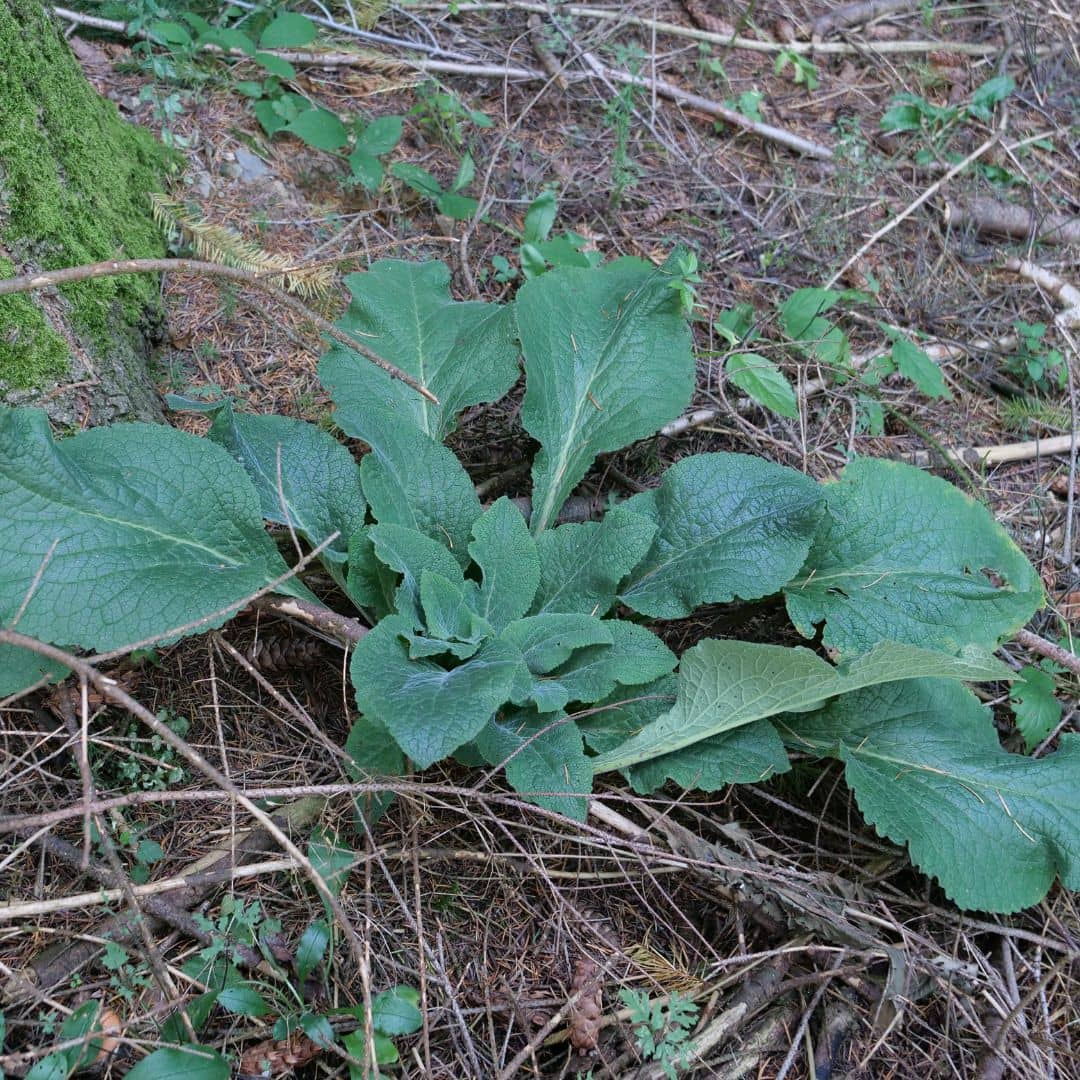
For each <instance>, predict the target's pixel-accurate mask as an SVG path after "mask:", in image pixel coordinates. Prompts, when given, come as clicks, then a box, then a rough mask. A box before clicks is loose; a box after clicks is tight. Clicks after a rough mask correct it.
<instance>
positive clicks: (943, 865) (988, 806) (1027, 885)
mask: <svg viewBox="0 0 1080 1080" xmlns="http://www.w3.org/2000/svg"><path fill="white" fill-rule="evenodd" d="M781 730H782V731H783V734H784V737H785V739H787V740H788V742H789V744H790V745H791V746H792V747H793V748H796V749H801V750H807V749H808V750H812V751H813V752H815V753H820V754H823V755H830V756H834V757H837V758H839V759H840V760H841V761H843V762H844V764H845V771H844V775H845V779H846V780H847V782H848V784H849V785H850V786H851V788H852V790H853V791H854V792H855V797H856V799H857V800H858V803H859V808H860V810H861V811H862V813H863V815H864V816H865V817H866V819H867V820H868V821H869V822H871V824H873V825H874V826H876V828H877V830H878V831H879V832H880V833H881V834H882V835H884V836H887V837H888V838H889V839H891V840H893V841H895V842H896V843H899V844H905V843H906V844H907V846H908V850H909V852H910V855H911V860H912V862H914V863H915V865H916V866H918V867H919V868H920V869H921V870H923V871H924V872H925V873H927V874H930V875H932V876H933V877H936V878H937V879H938V880H939V881H940V882H941V885H942V887H943V888H944V890H945V892H946V893H947V894H948V895H949V897H950V898H951V899H952V900H953V901H954V902H955V903H956V904H958V905H959V906H960V907H963V908H972V909H977V910H983V911H998V912H1012V911H1019V910H1020V909H1021V908H1024V907H1028V906H1030V905H1031V904H1036V903H1038V902H1039V900H1041V899H1042V898H1043V896H1045V895H1046V892H1047V890H1048V889H1049V888H1050V886H1051V884H1052V883H1053V881H1054V878H1055V876H1060V877H1061V880H1062V883H1063V884H1064V885H1065V886H1066V887H1067V888H1070V889H1080V737H1078V736H1076V735H1071V734H1068V735H1064V736H1062V739H1061V745H1060V748H1059V749H1058V751H1057V752H1056V753H1054V754H1051V755H1049V756H1048V757H1045V758H1039V759H1032V758H1026V757H1021V756H1019V755H1016V754H1009V753H1007V752H1006V751H1005V750H1003V749H1002V748H1001V745H1000V744H999V742H998V738H997V734H996V732H995V730H994V724H993V720H992V717H991V716H990V714H989V712H988V711H987V710H986V709H985V708H984V707H983V706H982V705H981V704H980V703H979V701H978V699H977V698H975V697H974V696H973V695H972V694H971V693H969V692H968V691H967V690H965V689H964V688H963V687H962V686H959V685H957V684H956V683H954V682H947V681H943V680H938V679H919V680H914V681H908V682H900V683H893V684H892V685H889V686H881V687H876V688H873V689H867V690H861V691H859V692H858V693H855V694H849V695H846V696H845V697H842V698H838V699H837V700H836V701H834V702H831V703H830V704H829V705H828V706H826V707H825V708H824V709H822V710H821V711H820V712H816V713H813V714H811V715H809V716H801V717H785V718H784V720H783V722H782V728H781Z"/></svg>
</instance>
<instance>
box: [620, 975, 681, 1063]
mask: <svg viewBox="0 0 1080 1080" xmlns="http://www.w3.org/2000/svg"><path fill="white" fill-rule="evenodd" d="M619 1000H620V1001H622V1003H623V1005H625V1006H626V1008H627V1009H628V1010H629V1012H630V1023H631V1024H633V1025H634V1038H635V1039H636V1040H637V1045H638V1050H639V1051H640V1052H641V1056H642V1057H643V1058H644V1059H645V1060H646V1061H654V1062H656V1064H657V1065H659V1066H660V1067H661V1069H663V1072H664V1075H665V1076H666V1077H668V1078H669V1080H675V1078H676V1076H678V1070H680V1069H686V1068H689V1065H690V1058H689V1047H687V1045H686V1043H687V1040H688V1039H689V1038H690V1031H691V1029H692V1028H693V1026H694V1022H695V1021H696V1020H697V1015H698V1013H699V1012H700V1009H701V1007H700V1006H699V1005H698V1004H697V1003H696V1002H694V1001H692V1000H691V999H690V998H688V997H686V996H685V995H683V994H680V993H678V992H677V991H676V992H675V993H672V994H671V995H670V996H669V997H668V998H667V1000H666V1001H662V1000H657V1001H650V1000H649V995H648V994H645V993H642V992H641V991H638V990H620V991H619Z"/></svg>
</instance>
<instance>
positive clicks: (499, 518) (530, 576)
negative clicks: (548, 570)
mask: <svg viewBox="0 0 1080 1080" xmlns="http://www.w3.org/2000/svg"><path fill="white" fill-rule="evenodd" d="M473 537H474V539H473V542H472V543H471V544H470V545H469V554H470V555H471V556H472V561H473V562H474V563H476V565H477V566H479V567H480V569H481V570H482V571H483V575H484V576H483V582H482V584H481V586H480V597H479V603H478V606H477V612H478V614H479V615H481V616H482V617H483V618H485V619H487V621H488V622H489V623H491V625H492V626H493V627H494V628H495V631H496V633H497V632H499V631H500V630H502V629H504V628H505V627H506V626H508V625H509V624H510V623H512V622H513V621H514V620H515V619H520V618H521V617H522V615H524V614H525V612H526V611H528V610H529V605H530V604H531V603H532V600H533V596H535V595H536V586H537V585H538V584H539V583H540V558H539V556H538V555H537V552H536V541H535V540H533V538H532V536H531V535H530V533H529V526H528V525H527V524H526V523H525V519H524V518H523V517H522V516H521V511H520V510H518V508H517V507H516V506H514V504H513V503H512V502H511V501H510V500H509V499H507V498H505V497H503V498H501V499H499V500H498V501H497V502H495V503H494V504H493V505H492V506H491V507H489V508H488V509H487V510H485V511H484V513H483V514H482V515H481V516H480V517H479V518H478V519H477V521H476V524H475V525H473Z"/></svg>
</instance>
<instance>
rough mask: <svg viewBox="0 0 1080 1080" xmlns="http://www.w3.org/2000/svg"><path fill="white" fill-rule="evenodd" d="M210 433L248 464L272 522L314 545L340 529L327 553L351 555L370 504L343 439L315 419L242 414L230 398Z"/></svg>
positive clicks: (338, 558) (337, 558)
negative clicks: (289, 527)
mask: <svg viewBox="0 0 1080 1080" xmlns="http://www.w3.org/2000/svg"><path fill="white" fill-rule="evenodd" d="M208 435H209V438H210V439H212V440H213V441H214V442H216V443H218V444H219V445H220V446H223V447H225V449H226V450H228V451H229V453H230V454H232V456H233V457H234V458H235V459H236V460H237V461H238V462H239V463H240V464H241V465H242V466H243V468H244V471H245V472H246V473H247V474H248V476H249V477H250V478H251V482H252V483H253V484H254V485H255V490H256V491H257V492H258V494H259V504H260V506H261V507H262V516H263V517H264V518H266V520H267V521H276V522H278V523H279V524H281V525H292V527H293V528H294V529H295V530H296V531H297V532H298V533H299V534H300V535H301V536H303V537H304V539H305V540H307V541H308V542H309V543H310V544H311V545H312V546H318V545H319V544H321V543H322V542H323V541H324V540H325V539H326V538H327V537H328V536H330V534H331V533H334V532H338V533H340V534H341V535H340V536H339V537H338V538H337V539H336V540H335V541H334V542H333V544H331V545H330V547H329V548H327V549H326V551H325V552H324V555H323V557H324V559H326V560H327V561H328V562H333V563H343V562H344V561H345V560H346V558H347V557H348V550H349V537H350V536H351V535H352V534H353V533H354V532H355V531H356V530H358V529H360V528H361V527H362V526H363V524H364V514H365V512H366V510H367V503H366V502H365V501H364V493H363V490H362V489H361V487H360V467H359V465H357V463H356V461H355V459H354V458H353V456H352V454H350V453H349V451H348V450H346V449H345V447H344V446H342V445H341V443H339V442H338V441H337V440H336V439H334V438H333V437H332V436H331V435H329V434H327V432H325V431H323V430H322V429H321V428H317V427H316V426H315V425H314V424H307V423H304V422H303V421H302V420H293V419H291V418H289V417H286V416H254V415H251V414H249V413H237V412H235V411H234V410H233V407H232V404H231V402H225V404H224V405H222V407H221V408H220V409H218V411H217V414H216V415H215V416H214V422H213V424H212V425H211V427H210V431H209V433H208ZM279 454H280V464H281V475H280V481H279V479H278V461H279Z"/></svg>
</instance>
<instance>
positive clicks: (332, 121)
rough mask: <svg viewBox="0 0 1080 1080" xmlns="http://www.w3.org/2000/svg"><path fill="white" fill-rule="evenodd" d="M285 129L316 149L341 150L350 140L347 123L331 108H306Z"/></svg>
mask: <svg viewBox="0 0 1080 1080" xmlns="http://www.w3.org/2000/svg"><path fill="white" fill-rule="evenodd" d="M285 130H286V131H287V132H289V134H290V135H295V136H296V137H297V138H298V139H301V140H302V141H304V142H306V143H307V144H308V146H313V147H315V149H316V150H340V149H341V148H342V147H343V146H344V145H345V144H346V143H347V142H348V141H349V133H348V131H346V130H345V125H344V124H343V123H342V122H341V121H340V120H339V119H338V117H337V116H336V115H335V114H334V113H332V112H330V110H329V109H306V110H305V111H304V112H302V113H301V114H300V115H299V116H298V117H297V118H296V119H295V120H293V121H292V122H291V123H290V124H288V125H287V126H286V128H285Z"/></svg>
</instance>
